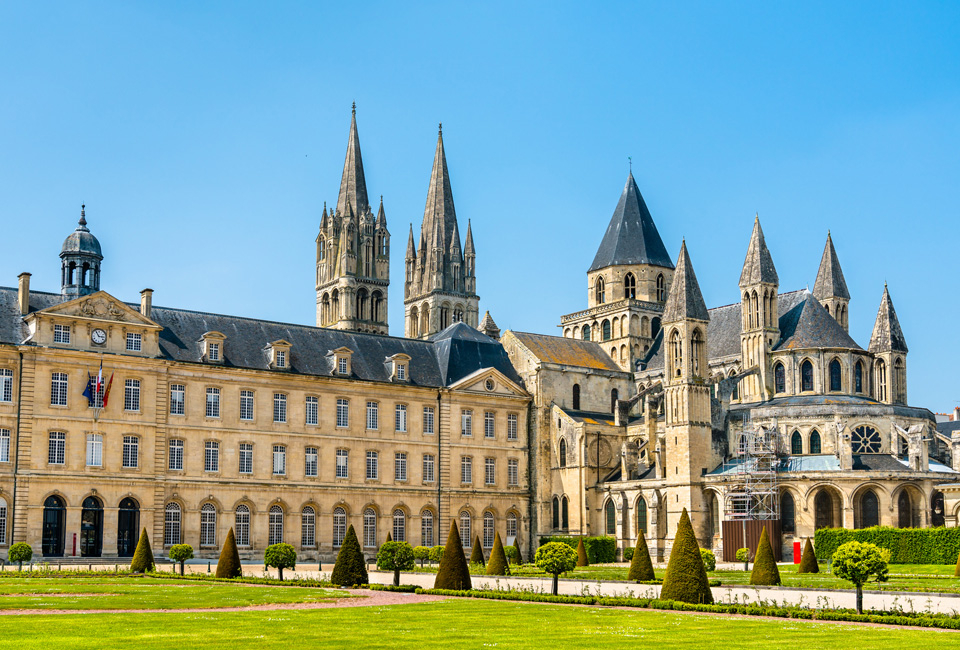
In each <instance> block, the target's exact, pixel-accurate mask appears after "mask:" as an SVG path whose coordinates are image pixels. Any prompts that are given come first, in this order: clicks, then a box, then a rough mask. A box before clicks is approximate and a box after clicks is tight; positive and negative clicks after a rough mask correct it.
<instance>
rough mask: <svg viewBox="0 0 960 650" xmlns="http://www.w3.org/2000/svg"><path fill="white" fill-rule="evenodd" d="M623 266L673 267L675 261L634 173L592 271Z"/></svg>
mask: <svg viewBox="0 0 960 650" xmlns="http://www.w3.org/2000/svg"><path fill="white" fill-rule="evenodd" d="M619 264H624V265H627V264H650V265H653V266H662V267H664V268H668V269H669V268H673V261H672V260H671V259H670V255H669V253H667V249H666V247H664V245H663V240H662V239H660V233H659V232H658V231H657V226H656V224H655V223H654V222H653V217H652V216H650V210H648V209H647V204H646V203H645V202H644V200H643V196H641V194H640V188H638V187H637V182H636V181H635V180H634V178H633V172H632V171H631V172H630V174H629V175H628V176H627V183H626V185H624V187H623V192H622V193H621V194H620V202H619V203H617V207H616V209H615V210H614V211H613V216H612V217H611V218H610V224H609V225H608V226H607V232H606V233H604V235H603V240H602V241H601V242H600V248H598V249H597V254H596V256H595V257H594V258H593V264H591V265H590V269H589V271H596V270H599V269H602V268H605V267H607V266H614V265H619ZM589 271H588V272H589Z"/></svg>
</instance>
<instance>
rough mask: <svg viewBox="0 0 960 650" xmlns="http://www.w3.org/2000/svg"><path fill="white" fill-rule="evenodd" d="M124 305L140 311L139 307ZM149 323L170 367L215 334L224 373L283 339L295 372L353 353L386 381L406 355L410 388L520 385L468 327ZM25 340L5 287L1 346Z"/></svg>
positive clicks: (173, 315) (214, 318) (177, 313)
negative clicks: (482, 376)
mask: <svg viewBox="0 0 960 650" xmlns="http://www.w3.org/2000/svg"><path fill="white" fill-rule="evenodd" d="M61 302H63V298H62V297H61V296H60V294H53V293H44V292H35V291H33V292H31V293H30V310H31V311H39V310H42V309H47V308H49V307H53V306H54V305H58V304H60V303H61ZM127 304H128V305H129V306H130V307H131V308H132V309H139V304H133V303H127ZM151 319H152V320H153V321H154V322H156V323H157V324H158V325H161V326H162V327H163V331H162V332H161V333H160V353H161V356H162V357H163V358H165V359H170V360H173V361H182V362H190V363H199V362H200V359H201V352H202V350H201V346H200V341H201V339H202V337H203V334H204V333H206V332H211V331H216V332H221V333H223V334H224V335H225V336H226V337H227V338H226V341H225V343H224V349H223V364H222V365H224V366H227V367H234V368H251V369H256V370H266V369H268V367H269V366H268V363H269V357H268V352H267V346H268V345H269V344H270V343H272V342H274V341H278V340H281V339H282V340H285V341H287V342H289V343H290V344H291V349H290V371H291V372H294V373H300V374H305V375H330V374H332V373H333V369H334V362H335V360H334V358H333V357H332V356H331V355H330V352H331V351H333V350H335V349H337V348H340V347H347V348H350V350H352V351H353V354H352V356H351V361H350V365H351V370H352V372H353V376H354V377H355V378H357V379H362V380H367V381H381V382H389V381H390V371H391V369H390V368H389V364H388V363H387V361H386V359H387V358H388V357H391V356H393V355H395V354H399V353H403V354H407V355H409V356H410V369H409V370H410V372H409V377H410V381H409V382H408V383H410V384H413V385H418V386H433V387H444V386H449V385H451V384H453V383H455V382H457V381H459V380H460V379H462V378H464V377H466V376H468V375H470V374H472V373H474V372H476V371H477V370H480V369H483V368H496V369H497V370H499V371H500V372H501V373H503V374H504V375H506V376H507V377H508V378H509V379H510V380H511V381H513V382H515V383H517V384H518V385H520V377H519V376H518V375H517V373H516V371H515V370H514V369H513V366H512V365H511V364H510V360H509V358H508V357H507V353H506V351H505V350H504V349H503V347H502V346H501V345H500V344H499V343H498V342H497V341H494V340H493V339H491V338H489V337H487V336H484V335H483V334H481V333H479V332H477V331H476V330H474V329H473V328H471V327H469V326H467V325H464V324H463V323H456V324H454V325H451V326H450V327H448V328H447V329H445V330H443V331H442V332H439V333H438V334H436V335H434V336H433V337H432V338H431V339H430V340H426V341H423V340H417V339H406V338H398V337H391V336H380V335H376V334H361V333H357V332H345V331H342V330H335V329H327V328H323V327H311V326H307V325H295V324H291V323H277V322H272V321H265V320H259V319H256V318H242V317H239V316H225V315H222V314H210V313H205V312H198V311H190V310H186V309H170V308H167V307H154V308H153V310H152V312H151ZM27 335H28V332H27V328H26V326H25V325H24V324H23V319H22V318H21V316H20V310H19V307H18V304H17V290H16V289H12V288H7V287H0V343H11V344H19V343H20V342H21V341H23V340H24V339H25V338H26V337H27Z"/></svg>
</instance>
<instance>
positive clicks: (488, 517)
mask: <svg viewBox="0 0 960 650" xmlns="http://www.w3.org/2000/svg"><path fill="white" fill-rule="evenodd" d="M495 532H496V527H495V526H494V522H493V513H492V512H485V513H483V548H493V535H494V533H495Z"/></svg>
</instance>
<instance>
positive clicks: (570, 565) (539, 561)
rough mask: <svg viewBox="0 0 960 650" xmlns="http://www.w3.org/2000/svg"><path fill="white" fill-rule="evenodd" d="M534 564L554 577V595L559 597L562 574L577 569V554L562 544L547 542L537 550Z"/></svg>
mask: <svg viewBox="0 0 960 650" xmlns="http://www.w3.org/2000/svg"><path fill="white" fill-rule="evenodd" d="M533 562H534V564H536V565H537V566H538V567H540V569H542V570H543V571H546V572H547V573H549V574H552V575H553V595H554V596H556V595H557V587H558V585H559V580H560V574H561V573H566V572H567V571H573V570H574V569H576V568H577V552H576V551H574V550H573V549H572V548H570V547H569V546H568V545H567V544H564V543H562V542H547V543H546V544H544V545H543V546H541V547H540V548H538V549H537V553H536V555H534V557H533Z"/></svg>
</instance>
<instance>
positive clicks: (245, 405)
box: [240, 390, 253, 422]
mask: <svg viewBox="0 0 960 650" xmlns="http://www.w3.org/2000/svg"><path fill="white" fill-rule="evenodd" d="M240 419H241V420H244V421H246V422H252V421H253V391H252V390H242V391H240Z"/></svg>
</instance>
